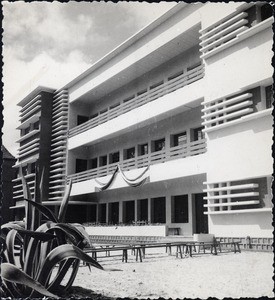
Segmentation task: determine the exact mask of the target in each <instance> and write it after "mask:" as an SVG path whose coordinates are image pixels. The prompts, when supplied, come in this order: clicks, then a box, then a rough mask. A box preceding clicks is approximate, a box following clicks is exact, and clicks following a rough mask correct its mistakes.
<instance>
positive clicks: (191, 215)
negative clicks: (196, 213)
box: [188, 194, 195, 233]
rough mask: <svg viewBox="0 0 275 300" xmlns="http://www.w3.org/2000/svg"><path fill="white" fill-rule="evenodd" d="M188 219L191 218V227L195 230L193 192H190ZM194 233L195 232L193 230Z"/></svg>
mask: <svg viewBox="0 0 275 300" xmlns="http://www.w3.org/2000/svg"><path fill="white" fill-rule="evenodd" d="M188 220H189V224H190V225H191V226H190V227H191V228H192V230H193V228H194V227H193V226H194V224H193V222H194V221H195V220H194V219H193V203H192V194H188ZM192 233H193V232H192Z"/></svg>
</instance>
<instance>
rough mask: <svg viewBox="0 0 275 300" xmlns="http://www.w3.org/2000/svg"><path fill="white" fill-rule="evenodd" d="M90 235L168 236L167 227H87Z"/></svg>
mask: <svg viewBox="0 0 275 300" xmlns="http://www.w3.org/2000/svg"><path fill="white" fill-rule="evenodd" d="M85 229H86V231H87V233H88V234H89V235H112V236H115V235H122V236H127V235H131V236H166V226H165V225H160V226H158V225H154V226H131V227H129V226H119V227H118V226H101V227H94V226H93V227H85Z"/></svg>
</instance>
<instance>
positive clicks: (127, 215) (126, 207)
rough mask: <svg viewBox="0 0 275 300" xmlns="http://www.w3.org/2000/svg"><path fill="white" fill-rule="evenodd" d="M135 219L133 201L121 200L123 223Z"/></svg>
mask: <svg viewBox="0 0 275 300" xmlns="http://www.w3.org/2000/svg"><path fill="white" fill-rule="evenodd" d="M134 221H135V201H134V200H132V201H123V223H125V224H131V223H133V222H134Z"/></svg>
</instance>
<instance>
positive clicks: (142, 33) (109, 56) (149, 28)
mask: <svg viewBox="0 0 275 300" xmlns="http://www.w3.org/2000/svg"><path fill="white" fill-rule="evenodd" d="M187 4H188V3H185V2H180V3H177V4H175V6H173V7H172V8H171V9H169V10H168V11H167V12H165V13H164V14H163V15H161V16H160V17H158V18H156V19H155V20H154V21H152V22H151V23H149V24H148V25H146V26H145V27H143V28H142V29H141V30H139V31H138V32H137V33H135V34H134V35H132V36H131V37H129V38H128V39H126V40H125V41H124V42H122V43H121V44H120V45H118V46H117V47H115V48H114V49H113V50H111V51H110V52H109V53H107V54H106V55H104V56H103V57H102V58H100V59H99V60H98V61H96V62H95V63H94V64H93V65H92V66H91V67H90V68H88V69H87V70H86V71H84V72H83V73H81V74H80V75H79V76H77V77H76V78H75V79H73V80H72V81H70V82H69V83H67V84H66V85H65V86H63V87H62V88H60V89H58V91H60V90H63V89H68V88H70V87H72V86H73V85H74V84H76V83H77V82H79V81H80V80H82V79H83V78H85V77H86V76H88V75H89V74H91V73H92V72H94V71H95V70H96V69H98V68H99V67H101V66H102V65H104V64H105V63H107V62H108V61H110V60H111V59H112V58H114V57H115V56H116V55H118V54H119V53H121V52H122V51H123V50H125V49H127V48H128V47H130V46H131V45H132V44H134V43H135V42H136V41H137V40H139V39H141V38H142V37H143V36H145V35H146V34H148V33H149V32H150V31H152V30H153V29H155V28H156V27H158V26H159V25H160V24H161V23H163V22H164V21H166V20H167V19H168V18H170V17H171V16H172V15H174V14H175V13H177V12H178V11H179V10H181V9H182V8H183V7H185V6H186V5H187Z"/></svg>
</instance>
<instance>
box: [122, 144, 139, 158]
mask: <svg viewBox="0 0 275 300" xmlns="http://www.w3.org/2000/svg"><path fill="white" fill-rule="evenodd" d="M135 150H136V149H135V147H132V148H129V149H126V150H125V157H124V159H130V158H134V157H135V152H136V151H135Z"/></svg>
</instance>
